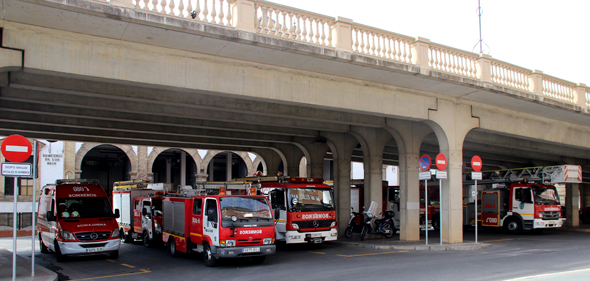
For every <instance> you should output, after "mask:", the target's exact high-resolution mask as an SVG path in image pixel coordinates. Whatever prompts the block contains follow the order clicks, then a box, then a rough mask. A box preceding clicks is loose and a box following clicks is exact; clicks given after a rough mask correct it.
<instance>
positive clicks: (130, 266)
mask: <svg viewBox="0 0 590 281" xmlns="http://www.w3.org/2000/svg"><path fill="white" fill-rule="evenodd" d="M121 265H122V266H126V267H129V268H135V266H133V265H128V264H124V263H122V264H121Z"/></svg>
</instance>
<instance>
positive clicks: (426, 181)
mask: <svg viewBox="0 0 590 281" xmlns="http://www.w3.org/2000/svg"><path fill="white" fill-rule="evenodd" d="M424 228H425V229H426V230H425V231H424V232H426V245H428V180H424Z"/></svg>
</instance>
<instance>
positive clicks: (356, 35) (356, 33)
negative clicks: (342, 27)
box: [352, 28, 359, 53]
mask: <svg viewBox="0 0 590 281" xmlns="http://www.w3.org/2000/svg"><path fill="white" fill-rule="evenodd" d="M352 31H353V32H354V50H355V51H356V52H357V53H358V51H359V30H358V29H356V28H354V29H353V30H352Z"/></svg>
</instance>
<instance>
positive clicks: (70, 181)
mask: <svg viewBox="0 0 590 281" xmlns="http://www.w3.org/2000/svg"><path fill="white" fill-rule="evenodd" d="M99 183H100V181H98V180H97V179H90V180H89V179H61V180H56V181H55V184H96V185H98V184H99Z"/></svg>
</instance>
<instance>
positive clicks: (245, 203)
mask: <svg viewBox="0 0 590 281" xmlns="http://www.w3.org/2000/svg"><path fill="white" fill-rule="evenodd" d="M219 201H220V202H221V203H220V207H221V219H222V221H223V226H224V227H225V226H226V224H227V225H231V224H232V223H233V224H234V225H235V226H240V227H248V226H263V225H273V224H274V222H273V221H272V214H271V210H270V207H269V206H268V202H267V201H266V198H264V197H246V196H227V197H221V198H219ZM234 216H235V218H234V219H235V221H234V220H233V219H232V217H234Z"/></svg>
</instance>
